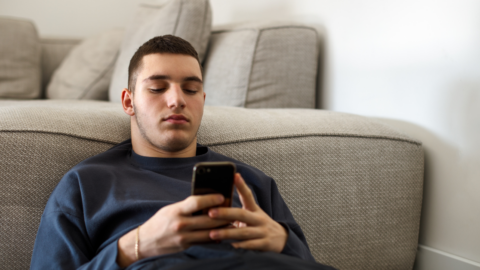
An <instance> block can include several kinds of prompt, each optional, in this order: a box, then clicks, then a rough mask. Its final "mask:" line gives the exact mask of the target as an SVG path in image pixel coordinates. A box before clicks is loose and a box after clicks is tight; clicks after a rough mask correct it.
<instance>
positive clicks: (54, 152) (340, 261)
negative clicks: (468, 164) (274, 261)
mask: <svg viewBox="0 0 480 270" xmlns="http://www.w3.org/2000/svg"><path fill="white" fill-rule="evenodd" d="M281 31H287V34H286V35H283V37H282V35H279V33H280V32H281ZM312 33H313V35H312ZM0 34H1V33H0ZM280 34H281V33H280ZM282 39H283V40H282ZM303 39H305V40H303ZM272 40H273V41H272ZM302 40H303V41H302ZM320 40H321V39H320V38H319V37H318V36H317V34H316V33H315V31H314V30H313V28H310V27H304V26H297V25H294V24H281V23H280V24H279V23H275V24H272V23H267V24H264V23H262V24H254V25H249V24H245V25H240V26H239V25H236V26H225V27H222V28H218V29H214V30H212V31H211V33H210V35H209V43H208V46H207V47H206V52H205V60H204V66H205V91H206V92H207V100H209V99H210V100H212V101H215V102H211V103H208V102H207V104H208V105H207V106H206V107H205V113H204V118H203V121H202V125H201V128H200V130H199V133H198V139H199V142H200V143H201V144H204V145H206V146H209V147H210V148H212V149H213V150H215V151H217V152H220V153H223V154H225V155H228V156H231V157H233V158H236V159H238V160H241V161H243V162H245V163H248V164H251V165H253V166H255V167H258V168H259V169H261V170H263V171H264V172H265V173H267V174H268V175H270V176H272V177H273V178H274V179H275V180H276V182H277V184H278V186H279V189H280V192H281V194H282V196H283V197H284V199H285V201H286V203H287V204H288V206H289V207H290V209H291V211H292V212H293V215H294V217H295V219H296V220H297V222H298V223H299V224H300V225H301V227H302V228H303V230H304V232H305V234H306V237H307V241H308V243H309V246H310V249H311V251H312V254H313V255H314V257H315V258H316V259H317V261H319V262H322V263H325V264H329V265H332V266H335V267H337V268H339V269H412V267H413V263H414V259H415V254H416V250H417V244H418V232H419V222H420V210H421V203H422V190H423V170H424V163H423V149H422V145H421V143H420V142H419V141H417V140H415V139H412V138H409V137H407V136H405V135H403V134H400V133H398V132H396V131H394V130H392V129H390V128H388V127H387V126H384V125H382V124H380V123H378V122H376V121H375V120H373V119H369V118H367V117H361V116H356V115H351V114H345V113H339V112H331V111H325V110H320V109H315V104H316V103H317V104H318V102H315V100H316V97H318V96H319V95H320V93H318V90H317V89H316V85H318V83H316V80H317V77H318V76H317V66H318V60H317V59H318V55H319V51H318V48H320V43H319V42H320ZM250 41H252V42H250ZM78 42H79V41H76V40H69V39H64V40H63V39H40V40H39V44H40V48H41V49H40V55H41V56H40V58H39V65H40V68H39V70H40V72H41V77H42V78H43V83H40V81H39V82H38V83H39V88H40V93H41V94H40V95H41V96H42V95H43V96H48V93H47V94H46V92H48V87H47V86H48V85H49V82H50V78H51V77H52V76H54V75H52V74H54V71H55V70H57V69H58V68H59V66H61V65H63V61H64V59H66V57H69V56H71V51H72V49H74V48H77V47H76V46H77V44H78ZM241 42H244V43H241ZM249 42H250V43H249ZM289 42H290V43H289ZM247 43H248V44H253V45H251V46H250V47H249V46H247V45H245V44H247ZM239 44H244V45H245V46H243V45H242V46H240V45H239ZM272 44H273V45H272ZM235 46H237V47H238V48H236V47H235ZM121 47H122V46H121V45H120V44H119V45H118V48H120V50H121ZM291 48H294V49H291ZM295 48H296V49H295ZM0 50H1V47H0ZM238 50H242V51H241V53H240V55H236V54H238V53H239V52H238ZM272 50H277V51H278V50H280V51H282V50H283V51H282V52H281V54H282V55H283V56H282V57H284V58H283V59H280V60H278V56H277V57H274V58H273V60H272V58H268V57H266V56H265V53H266V52H267V53H271V52H272ZM0 53H1V52H0ZM69 53H70V54H69ZM299 59H300V60H299ZM312 59H313V60H312ZM296 60H298V61H300V63H301V65H299V64H296V65H295V61H296ZM225 61H227V63H225ZM228 61H230V62H228ZM242 61H243V62H242ZM269 61H270V62H269ZM272 61H273V62H272ZM276 61H277V62H276ZM278 61H280V63H278ZM285 61H287V62H288V63H289V65H282V63H283V62H285ZM292 61H293V63H292ZM312 61H313V63H312ZM226 65H227V66H228V65H230V67H231V69H230V70H228V69H227V70H225V68H226ZM302 65H303V67H299V66H302ZM302 68H304V69H308V70H309V71H308V72H303V71H302ZM299 70H300V71H299ZM0 72H2V69H1V66H0ZM109 72H110V76H112V75H111V74H112V73H114V72H113V71H112V70H110V71H109ZM272 74H273V76H274V77H272V79H270V81H268V80H269V76H271V75H272ZM292 74H293V75H292ZM0 75H1V73H0ZM275 76H276V77H277V79H275ZM298 76H300V77H301V78H300V79H299V77H298ZM0 77H1V76H0ZM224 77H227V78H226V79H225V78H224ZM262 80H263V82H262ZM299 80H302V83H301V86H299V83H298V81H299ZM4 82H6V80H2V81H0V87H1V85H2V83H4ZM285 84H287V85H285ZM235 87H237V88H238V89H241V90H242V91H244V92H242V93H238V92H236V93H231V92H228V91H230V90H232V89H234V88H235ZM300 88H301V89H300ZM0 89H1V88H0ZM215 89H217V90H215ZM227 89H228V91H227ZM105 91H107V90H105ZM275 91H278V92H277V93H275ZM229 97H232V98H231V99H229ZM233 97H235V98H233ZM242 98H243V99H242ZM228 101H232V102H233V103H235V104H227V102H228ZM212 103H215V104H212ZM219 105H223V106H219ZM225 105H227V106H225ZM234 106H237V107H234ZM242 107H243V108H242ZM246 107H249V108H246ZM254 107H257V108H254ZM258 107H261V108H258ZM299 107H303V108H299ZM0 117H1V120H0V151H1V153H2V157H1V158H0V172H1V173H0V198H1V200H0V201H1V202H0V258H1V262H0V268H1V269H26V268H28V266H29V264H30V256H31V252H32V249H33V243H34V240H35V235H36V231H37V228H38V224H39V221H40V217H41V214H42V211H43V208H44V206H45V204H46V202H47V200H48V197H49V195H50V193H51V192H52V190H53V189H54V188H55V186H56V184H57V183H58V181H59V180H60V179H61V177H62V176H63V174H64V173H65V172H67V171H68V170H69V169H70V168H71V167H72V166H74V165H75V164H76V163H78V162H80V161H81V160H83V159H85V158H87V157H90V156H92V155H95V154H97V153H100V152H103V151H105V150H107V149H109V148H110V147H112V146H114V145H115V144H117V143H119V142H121V141H123V140H126V139H128V138H129V136H130V134H129V118H128V116H127V115H126V114H124V113H123V111H122V108H121V105H120V104H119V103H116V102H110V101H105V100H78V98H77V100H72V99H70V100H66V99H55V100H54V99H34V100H19V99H3V100H0Z"/></svg>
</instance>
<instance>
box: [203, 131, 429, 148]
mask: <svg viewBox="0 0 480 270" xmlns="http://www.w3.org/2000/svg"><path fill="white" fill-rule="evenodd" d="M308 137H344V138H362V139H374V140H389V141H398V142H406V143H409V144H413V145H417V146H422V143H421V142H415V141H412V140H408V139H402V138H394V137H387V136H375V135H370V136H367V135H351V134H335V133H331V134H299V135H290V136H288V135H286V136H270V137H259V138H255V139H253V138H252V139H240V140H231V141H226V142H221V143H205V142H201V144H203V145H205V146H220V145H228V144H235V143H245V142H254V141H269V140H282V139H294V138H308Z"/></svg>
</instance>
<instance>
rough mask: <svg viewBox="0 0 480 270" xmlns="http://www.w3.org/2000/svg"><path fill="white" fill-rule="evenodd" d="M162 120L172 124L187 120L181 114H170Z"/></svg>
mask: <svg viewBox="0 0 480 270" xmlns="http://www.w3.org/2000/svg"><path fill="white" fill-rule="evenodd" d="M164 121H165V122H169V123H172V124H185V123H188V122H189V120H188V119H187V118H186V117H185V116H183V115H181V114H172V115H170V116H168V117H167V118H165V120H164Z"/></svg>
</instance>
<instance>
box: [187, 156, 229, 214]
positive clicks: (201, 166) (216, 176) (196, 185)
mask: <svg viewBox="0 0 480 270" xmlns="http://www.w3.org/2000/svg"><path fill="white" fill-rule="evenodd" d="M235 172H236V167H235V164H234V163H232V162H227V161H221V162H200V163H197V164H195V166H194V167H193V176H192V195H205V194H213V193H219V194H222V195H223V197H225V201H224V202H223V204H222V205H220V207H231V206H232V197H233V179H234V177H235ZM207 213H208V209H203V210H201V211H198V212H195V213H194V214H193V215H201V214H205V215H206V214H207Z"/></svg>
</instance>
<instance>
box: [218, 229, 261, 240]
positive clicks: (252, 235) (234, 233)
mask: <svg viewBox="0 0 480 270" xmlns="http://www.w3.org/2000/svg"><path fill="white" fill-rule="evenodd" d="M264 236H265V233H264V232H263V231H262V230H260V229H259V228H258V227H246V228H232V229H215V230H211V231H210V238H211V239H213V240H224V239H233V240H250V239H257V238H262V237H264Z"/></svg>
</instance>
